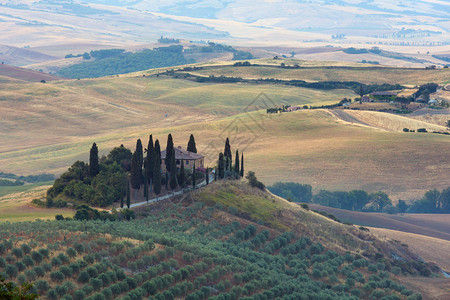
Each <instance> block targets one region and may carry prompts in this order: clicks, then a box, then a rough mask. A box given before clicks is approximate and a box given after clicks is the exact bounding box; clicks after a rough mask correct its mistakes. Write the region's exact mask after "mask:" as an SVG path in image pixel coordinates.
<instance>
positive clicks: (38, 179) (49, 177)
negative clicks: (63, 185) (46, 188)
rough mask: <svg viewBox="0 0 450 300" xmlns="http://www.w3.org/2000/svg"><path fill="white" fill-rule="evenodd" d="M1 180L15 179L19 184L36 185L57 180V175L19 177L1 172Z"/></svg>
mask: <svg viewBox="0 0 450 300" xmlns="http://www.w3.org/2000/svg"><path fill="white" fill-rule="evenodd" d="M0 178H8V179H14V180H16V181H19V182H29V183H35V182H45V181H52V180H54V179H55V175H53V174H47V173H42V174H38V175H27V176H19V175H15V174H12V173H4V172H0ZM9 181H11V180H9ZM12 182H13V184H14V181H12ZM7 184H8V183H7ZM14 185H15V184H14ZM19 185H22V184H20V183H19ZM0 186H1V184H0Z"/></svg>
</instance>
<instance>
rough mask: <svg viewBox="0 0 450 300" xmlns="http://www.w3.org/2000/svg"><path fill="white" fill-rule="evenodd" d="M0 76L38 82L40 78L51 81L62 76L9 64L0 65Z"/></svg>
mask: <svg viewBox="0 0 450 300" xmlns="http://www.w3.org/2000/svg"><path fill="white" fill-rule="evenodd" d="M0 76H5V77H9V78H13V79H18V80H23V81H30V82H40V81H42V80H45V81H52V80H60V79H62V77H58V76H54V75H51V74H47V73H42V72H38V71H34V70H28V69H24V68H20V67H14V66H9V65H5V64H1V65H0Z"/></svg>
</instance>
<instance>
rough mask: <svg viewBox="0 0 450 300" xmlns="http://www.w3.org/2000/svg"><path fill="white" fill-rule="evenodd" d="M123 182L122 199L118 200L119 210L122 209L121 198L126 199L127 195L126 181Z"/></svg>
mask: <svg viewBox="0 0 450 300" xmlns="http://www.w3.org/2000/svg"><path fill="white" fill-rule="evenodd" d="M124 182H125V184H124V185H123V191H122V197H121V198H120V208H123V198H124V197H126V196H127V194H128V189H127V187H126V184H127V183H128V180H125V181H124Z"/></svg>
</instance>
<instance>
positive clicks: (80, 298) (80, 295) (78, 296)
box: [73, 290, 86, 300]
mask: <svg viewBox="0 0 450 300" xmlns="http://www.w3.org/2000/svg"><path fill="white" fill-rule="evenodd" d="M85 297H86V294H85V293H84V292H83V290H76V291H75V292H74V293H73V299H74V300H84V298H85Z"/></svg>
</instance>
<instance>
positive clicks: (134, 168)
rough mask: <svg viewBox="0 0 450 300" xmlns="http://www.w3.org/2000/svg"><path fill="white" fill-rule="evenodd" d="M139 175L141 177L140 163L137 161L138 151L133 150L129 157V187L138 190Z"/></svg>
mask: <svg viewBox="0 0 450 300" xmlns="http://www.w3.org/2000/svg"><path fill="white" fill-rule="evenodd" d="M141 177H142V169H141V164H140V163H139V153H137V151H135V152H134V153H133V157H132V159H131V176H130V182H131V187H132V188H133V189H135V190H138V189H139V188H140V187H141Z"/></svg>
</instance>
